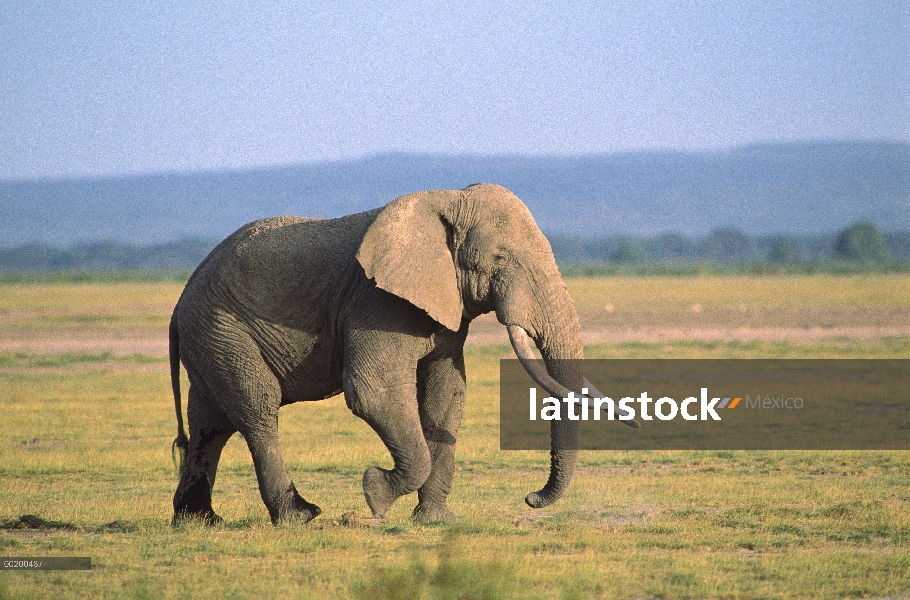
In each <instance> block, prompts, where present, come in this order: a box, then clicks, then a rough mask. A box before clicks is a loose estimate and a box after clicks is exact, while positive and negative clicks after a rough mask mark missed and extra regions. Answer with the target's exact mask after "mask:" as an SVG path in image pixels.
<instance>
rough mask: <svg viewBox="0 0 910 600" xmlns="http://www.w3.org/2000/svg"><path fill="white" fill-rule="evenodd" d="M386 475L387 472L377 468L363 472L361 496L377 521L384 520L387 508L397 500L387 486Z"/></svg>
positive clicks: (396, 496)
mask: <svg viewBox="0 0 910 600" xmlns="http://www.w3.org/2000/svg"><path fill="white" fill-rule="evenodd" d="M388 474H389V471H386V470H385V469H380V468H379V467H370V468H368V469H367V470H366V471H364V472H363V495H364V496H365V497H366V499H367V506H369V507H370V510H372V511H373V516H374V517H375V518H377V519H384V518H385V516H386V513H388V512H389V507H390V506H392V503H393V502H395V500H397V499H398V494H396V493H395V490H393V489H392V486H391V485H389V478H388Z"/></svg>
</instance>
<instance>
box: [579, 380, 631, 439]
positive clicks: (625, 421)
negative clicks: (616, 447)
mask: <svg viewBox="0 0 910 600" xmlns="http://www.w3.org/2000/svg"><path fill="white" fill-rule="evenodd" d="M585 387H586V388H588V395H589V396H590V397H591V398H605V397H606V395H605V394H603V393H601V392H600V391H599V390H598V389H597V388H596V387H594V384H593V383H591V382H590V381H588V379H587V378H585ZM616 411H617V412H618V413H619V414H620V417H619V422H620V423H622V424H623V425H628V426H629V427H631V428H633V429H638V428H639V427H641V423H639V422H638V421H636V420H635V419H631V418H630V419H623V418H622V417H623V416H625V417H631V416H632V415H631V414H630V413H629V411H627V410H625V409H624V408H623V407H621V406H617V407H616Z"/></svg>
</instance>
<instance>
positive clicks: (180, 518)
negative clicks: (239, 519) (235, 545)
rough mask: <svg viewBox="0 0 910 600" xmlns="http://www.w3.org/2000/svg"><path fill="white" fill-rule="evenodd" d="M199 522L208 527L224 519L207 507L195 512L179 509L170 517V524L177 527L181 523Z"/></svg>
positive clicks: (218, 523)
mask: <svg viewBox="0 0 910 600" xmlns="http://www.w3.org/2000/svg"><path fill="white" fill-rule="evenodd" d="M193 522H200V523H202V524H203V525H206V526H208V527H213V526H215V525H220V524H221V523H223V522H224V519H222V518H221V517H219V516H218V515H217V514H216V513H215V511H214V510H212V509H211V508H207V509H204V510H199V511H195V512H189V511H187V510H181V511H178V512H175V513H174V518H173V519H171V526H173V527H177V526H178V525H181V524H183V523H193Z"/></svg>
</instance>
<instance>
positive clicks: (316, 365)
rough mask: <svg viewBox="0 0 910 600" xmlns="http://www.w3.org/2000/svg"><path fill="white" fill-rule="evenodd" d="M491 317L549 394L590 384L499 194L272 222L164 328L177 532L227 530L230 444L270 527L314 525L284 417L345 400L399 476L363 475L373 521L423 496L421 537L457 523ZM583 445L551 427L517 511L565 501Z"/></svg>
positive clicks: (575, 334) (526, 233)
mask: <svg viewBox="0 0 910 600" xmlns="http://www.w3.org/2000/svg"><path fill="white" fill-rule="evenodd" d="M491 311H495V312H496V317H497V319H498V321H499V322H500V323H502V324H503V325H505V326H506V327H507V328H508V331H509V336H510V339H511V341H512V345H513V347H514V349H515V352H516V354H517V355H518V356H519V358H520V359H521V360H522V364H523V365H524V366H525V368H526V369H527V370H528V372H529V373H530V374H531V376H532V377H533V378H534V379H535V380H536V381H537V382H538V383H539V384H540V385H541V386H542V387H543V388H544V389H546V390H547V391H548V392H549V393H550V394H552V395H554V396H556V397H564V396H565V395H566V394H567V393H568V391H569V390H574V391H576V392H578V391H579V390H580V389H581V388H582V386H583V385H585V384H586V383H587V381H586V380H584V378H583V374H582V372H581V367H580V361H577V360H564V359H580V358H582V357H583V349H582V342H581V331H580V327H579V321H578V316H577V314H576V311H575V307H574V304H573V302H572V299H571V297H570V296H569V293H568V291H567V289H566V286H565V284H564V282H563V280H562V278H561V276H560V274H559V270H558V268H557V266H556V261H555V259H554V257H553V252H552V250H551V248H550V245H549V243H548V241H547V239H546V238H545V237H544V235H543V233H541V231H540V229H539V228H538V227H537V225H536V223H535V222H534V218H533V217H532V216H531V213H530V211H529V210H528V208H527V207H526V206H525V205H524V203H523V202H522V201H521V200H519V199H518V198H517V197H516V196H515V195H514V194H513V193H512V192H510V191H509V190H507V189H505V188H503V187H500V186H497V185H492V184H475V185H471V186H469V187H467V188H465V189H463V190H436V191H425V192H418V193H414V194H409V195H406V196H402V197H400V198H398V199H396V200H394V201H392V202H391V203H389V204H388V205H386V206H385V207H383V208H378V209H374V210H370V211H366V212H361V213H357V214H352V215H348V216H345V217H340V218H335V219H306V218H301V217H275V218H268V219H262V220H259V221H255V222H252V223H249V224H247V225H245V226H243V227H241V228H240V229H239V230H237V231H236V232H235V233H233V234H232V235H230V236H229V237H228V238H226V239H225V240H224V241H222V242H221V243H220V244H219V245H218V246H217V247H216V248H215V249H214V250H213V251H212V252H211V254H209V256H208V257H206V258H205V259H204V260H203V262H202V263H201V264H200V265H199V267H198V268H197V269H196V270H195V272H194V273H193V274H192V276H191V277H190V279H189V281H188V282H187V284H186V287H185V288H184V290H183V293H182V294H181V296H180V299H179V300H178V302H177V305H176V307H175V308H174V311H173V315H172V317H171V321H170V327H169V343H170V370H171V382H172V388H173V394H174V403H175V407H176V412H177V438H176V439H175V440H174V449H175V451H177V452H179V454H180V461H179V463H180V482H179V484H178V487H177V490H176V493H175V494H174V501H173V507H174V522H175V523H176V522H179V521H181V520H184V519H188V518H190V519H201V520H203V521H204V522H205V523H208V524H212V523H217V522H220V521H221V518H220V517H219V516H218V515H217V514H216V513H215V511H214V510H213V508H212V487H213V485H214V483H215V473H216V470H217V468H218V460H219V457H220V455H221V451H222V449H223V448H224V445H225V444H226V442H227V440H228V438H230V437H231V435H233V434H234V433H235V432H240V433H241V434H242V435H243V437H244V439H245V441H246V444H247V446H248V448H249V451H250V453H251V454H252V457H253V463H254V466H255V470H256V477H257V480H258V484H259V491H260V493H261V496H262V500H263V502H264V503H265V506H266V507H267V509H268V512H269V516H270V518H271V520H272V522H273V523H279V522H283V521H291V520H300V521H303V522H306V521H309V520H311V519H313V518H314V517H316V516H318V515H319V514H320V513H321V509H320V508H319V507H318V506H316V505H315V504H313V503H311V502H309V501H307V500H305V499H304V498H303V497H302V496H301V495H300V494H299V493H298V491H297V489H296V487H295V486H294V483H293V482H292V481H291V477H290V475H289V473H288V470H287V468H286V467H285V464H284V460H283V458H282V453H281V449H280V446H279V438H278V411H279V408H280V407H281V406H284V405H285V404H290V403H293V402H299V401H315V400H321V399H326V398H329V397H332V396H335V395H337V394H339V393H342V392H343V393H344V398H345V403H346V404H347V407H348V408H349V409H350V410H351V411H352V412H353V413H354V414H355V415H357V416H358V417H360V418H362V419H363V420H365V421H366V422H367V423H368V424H369V425H370V426H371V427H372V429H373V430H374V431H375V432H376V433H377V434H378V435H379V437H380V438H381V440H382V442H383V443H384V444H385V446H386V447H387V449H388V451H389V453H390V454H391V456H392V458H393V460H394V467H393V468H392V469H383V468H379V467H376V466H371V467H369V468H367V469H366V471H365V472H364V474H363V492H364V496H365V498H366V502H367V505H368V506H369V508H370V510H371V511H372V513H373V516H374V517H375V518H378V519H382V518H385V516H386V514H387V512H388V510H389V507H390V506H391V505H392V503H393V502H394V501H395V500H396V499H398V498H399V497H401V496H404V495H406V494H409V493H411V492H414V491H417V505H416V507H415V508H414V510H413V517H414V518H415V519H417V520H418V521H421V522H430V521H437V520H445V519H448V518H451V517H454V515H452V514H451V513H450V512H449V510H448V507H447V505H446V501H447V497H448V495H449V492H450V490H451V485H452V479H453V474H454V468H455V444H456V439H457V436H458V428H459V424H460V421H461V416H462V411H463V408H464V403H465V363H464V343H465V338H466V336H467V334H468V327H469V325H470V323H471V321H472V320H473V319H474V318H476V317H477V316H479V315H482V314H484V313H488V312H491ZM531 341H533V343H534V345H536V347H537V348H538V349H539V351H540V353H541V356H542V358H543V360H544V364H545V367H542V366H541V365H540V363H538V362H537V360H536V358H535V357H534V354H533V351H532V349H531ZM181 362H182V363H183V366H184V368H185V369H186V371H187V375H188V378H189V382H190V387H189V393H188V398H187V420H188V425H189V436H187V434H186V432H185V429H184V424H183V417H182V414H181V392H180V364H181ZM627 424H632V423H627ZM632 425H633V426H634V424H632ZM577 435H578V433H577V425H576V424H575V423H574V422H572V421H553V423H552V424H551V452H550V473H549V478H548V480H547V482H546V484H545V485H544V486H543V488H542V489H540V490H539V491H536V492H532V493H530V494H528V495H527V497H526V499H525V500H526V502H527V504H528V505H530V506H532V507H535V508H539V507H544V506H547V505H550V504H552V503H553V502H555V501H556V500H557V499H558V498H559V497H560V496H562V494H563V493H564V492H565V491H566V489H567V488H568V486H569V483H570V481H571V479H572V476H573V473H574V471H575V464H576V455H577V449H576V448H577V446H576V445H575V444H576V440H577Z"/></svg>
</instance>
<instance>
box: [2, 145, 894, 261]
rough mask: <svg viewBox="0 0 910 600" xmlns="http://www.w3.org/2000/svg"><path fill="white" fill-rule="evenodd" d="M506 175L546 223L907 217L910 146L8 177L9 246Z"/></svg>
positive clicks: (810, 230)
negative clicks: (32, 178)
mask: <svg viewBox="0 0 910 600" xmlns="http://www.w3.org/2000/svg"><path fill="white" fill-rule="evenodd" d="M481 181H483V182H490V183H498V184H501V185H504V186H506V187H508V188H510V189H511V190H513V191H514V192H515V193H516V194H518V196H519V197H520V198H522V199H523V200H524V201H525V202H526V203H527V204H528V206H529V207H530V209H531V212H532V213H534V216H535V218H536V219H537V221H538V224H539V225H540V227H541V229H543V230H544V231H545V232H547V233H552V234H561V235H579V236H582V237H585V238H591V237H598V236H605V235H607V236H609V235H617V234H628V235H633V236H652V235H655V234H658V233H660V232H671V231H673V232H679V233H682V234H685V235H690V236H700V235H705V234H707V233H708V232H710V231H711V230H714V229H716V228H718V227H734V228H738V229H740V230H742V231H744V232H747V233H749V234H752V235H761V234H769V233H787V234H798V235H808V234H820V233H832V232H835V231H837V230H839V229H842V228H843V227H845V226H847V225H849V224H850V223H853V222H856V221H859V220H869V221H872V222H874V223H876V224H877V225H878V226H879V228H881V229H882V230H884V231H898V230H908V229H910V144H904V143H890V142H819V143H805V144H767V145H757V146H746V147H742V148H736V149H733V150H730V151H726V152H641V153H627V154H615V155H604V156H579V157H536V156H445V155H434V154H383V155H378V156H373V157H368V158H363V159H359V160H349V161H339V162H324V163H313V164H304V165H296V166H287V167H276V168H268V169H255V170H245V171H226V172H213V173H177V174H156V175H137V176H129V177H115V178H102V179H64V180H36V181H0V247H6V248H9V247H12V246H18V245H21V244H24V243H28V242H41V243H50V244H54V245H58V246H59V245H61V244H63V245H66V244H74V243H76V242H79V241H83V242H84V241H92V240H108V241H120V242H126V243H130V244H146V245H148V244H160V243H163V242H168V241H172V240H177V239H181V238H187V237H191V238H202V239H220V238H222V237H224V236H225V235H227V234H228V233H230V232H232V231H234V230H235V229H237V228H238V227H239V226H241V225H243V224H244V223H247V222H249V221H252V220H254V219H257V218H261V217H266V216H274V215H282V214H295V215H302V216H319V217H332V216H339V215H343V214H348V213H352V212H357V211H361V210H366V209H369V208H373V207H376V206H381V205H383V204H385V203H387V202H389V201H390V200H393V199H394V198H396V197H398V196H400V195H403V194H406V193H410V192H414V191H419V190H425V189H438V188H462V187H465V186H467V185H469V184H471V183H476V182H481Z"/></svg>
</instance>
